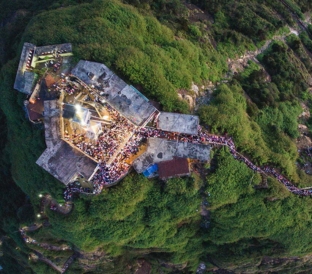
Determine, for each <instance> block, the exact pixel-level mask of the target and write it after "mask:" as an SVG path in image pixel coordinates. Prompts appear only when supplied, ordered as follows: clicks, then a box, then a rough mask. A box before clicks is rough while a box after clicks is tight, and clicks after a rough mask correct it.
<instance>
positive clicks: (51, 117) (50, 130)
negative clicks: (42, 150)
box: [43, 100, 61, 148]
mask: <svg viewBox="0 0 312 274" xmlns="http://www.w3.org/2000/svg"><path fill="white" fill-rule="evenodd" d="M43 113H44V135H45V141H46V145H47V147H48V148H50V147H54V146H55V145H56V144H57V143H58V142H59V140H60V139H61V128H60V109H59V106H58V103H57V101H56V100H52V101H44V112H43Z"/></svg>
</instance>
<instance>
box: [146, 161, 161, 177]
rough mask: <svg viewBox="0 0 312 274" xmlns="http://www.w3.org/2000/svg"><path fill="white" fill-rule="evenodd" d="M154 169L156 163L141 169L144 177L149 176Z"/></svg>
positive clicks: (156, 169)
mask: <svg viewBox="0 0 312 274" xmlns="http://www.w3.org/2000/svg"><path fill="white" fill-rule="evenodd" d="M156 171H158V165H157V164H153V165H152V166H150V167H148V168H147V169H146V170H144V171H143V175H144V176H145V177H149V176H151V175H152V174H153V173H155V172H156Z"/></svg>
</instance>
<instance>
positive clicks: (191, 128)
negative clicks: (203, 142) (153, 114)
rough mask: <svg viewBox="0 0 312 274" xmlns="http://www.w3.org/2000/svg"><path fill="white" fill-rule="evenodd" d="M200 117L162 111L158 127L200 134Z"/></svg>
mask: <svg viewBox="0 0 312 274" xmlns="http://www.w3.org/2000/svg"><path fill="white" fill-rule="evenodd" d="M198 125H199V118H198V116H195V115H188V114H179V113H171V112H161V113H160V114H159V116H158V120H157V128H159V129H161V130H164V131H172V132H179V133H185V134H192V135H197V134H198Z"/></svg>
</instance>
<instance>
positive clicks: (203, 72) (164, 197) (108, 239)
mask: <svg viewBox="0 0 312 274" xmlns="http://www.w3.org/2000/svg"><path fill="white" fill-rule="evenodd" d="M285 3H286V5H285ZM193 5H196V9H197V11H199V9H201V10H200V12H196V11H194V9H192V7H193V8H194V7H195V6H193ZM0 8H1V9H0V16H1V20H2V25H1V27H0V31H1V39H0V48H1V51H0V62H1V74H0V77H1V81H0V93H1V95H2V97H1V100H0V108H1V111H0V174H1V181H0V186H1V187H0V190H1V191H0V195H1V198H0V205H1V210H0V239H2V241H0V242H2V244H1V245H0V251H2V253H1V252H0V254H1V255H2V256H0V265H1V266H2V267H3V268H4V270H3V271H4V273H57V272H55V270H52V268H51V267H50V266H48V265H47V264H44V263H43V262H41V261H36V260H33V259H29V256H30V254H35V255H36V254H37V253H36V252H39V253H42V254H44V256H46V257H47V258H49V259H50V260H51V261H55V262H56V263H58V264H60V265H61V264H62V263H64V262H65V261H66V258H68V257H69V256H71V255H72V254H80V256H81V257H80V258H79V260H78V259H77V260H75V262H74V263H73V264H72V265H71V267H70V268H69V269H68V270H67V271H66V273H135V269H136V267H137V261H138V259H144V260H145V261H146V262H148V263H149V265H150V268H151V273H195V272H196V269H197V268H198V266H199V263H200V262H204V263H205V264H206V266H207V273H216V271H217V270H218V269H219V270H220V269H226V270H228V271H234V272H235V273H246V272H248V273H268V272H269V271H271V272H274V271H275V273H308V272H303V271H308V269H310V267H311V264H312V261H311V259H310V257H309V254H311V252H312V241H311V238H310V237H309V236H310V234H311V229H310V227H311V226H312V221H311V216H312V215H311V214H312V212H311V204H312V200H311V198H310V197H300V196H297V195H294V194H292V193H290V192H289V191H287V189H286V188H285V187H284V186H283V185H282V184H280V183H279V182H278V181H276V180H275V179H273V178H271V177H268V178H262V177H261V176H260V175H259V174H257V173H254V172H253V171H252V170H251V169H249V168H248V167H247V166H246V165H244V164H243V163H242V162H239V161H237V160H235V159H234V158H233V157H232V155H231V154H230V152H229V151H228V150H227V149H225V148H220V147H215V148H214V149H213V158H212V160H211V162H210V163H209V164H206V165H204V166H203V167H202V170H201V171H202V172H201V173H200V174H198V173H194V174H193V175H192V176H191V177H189V178H178V179H170V180H169V181H167V182H166V183H164V182H161V181H158V180H157V179H153V180H148V179H146V178H144V177H143V176H142V175H138V174H136V173H135V172H133V173H131V174H130V175H128V176H127V177H126V178H125V179H123V180H122V181H121V182H120V183H119V184H118V185H117V186H114V187H111V188H109V189H105V190H104V191H103V192H102V193H101V194H100V195H98V196H92V197H90V196H83V195H81V196H80V197H75V199H74V205H73V210H72V211H71V212H70V214H67V215H62V214H59V213H58V212H55V211H53V210H50V209H49V207H46V208H45V213H46V216H45V218H44V219H38V218H37V217H36V215H37V213H38V212H39V211H40V210H41V208H42V206H43V205H42V204H40V199H39V197H38V195H39V194H50V195H51V196H52V197H53V198H54V199H56V201H57V202H59V203H63V202H64V201H63V195H62V193H63V191H64V187H63V185H62V184H61V183H60V182H59V181H57V180H56V179H54V178H53V177H52V176H50V175H49V174H48V173H47V172H45V171H44V170H43V169H41V168H40V167H39V166H37V165H36V163H35V162H36V160H37V158H38V157H39V156H40V154H41V153H42V152H43V150H44V149H45V142H44V129H43V128H44V127H43V126H40V125H39V126H38V125H36V126H34V125H32V124H30V123H29V121H28V120H27V118H26V117H25V112H24V110H23V101H24V100H25V99H26V97H25V95H23V94H21V93H18V92H17V91H15V90H13V83H14V79H15V75H16V70H17V65H18V61H19V57H20V52H21V49H22V46H23V43H24V42H30V43H34V44H36V45H38V46H41V45H47V44H57V43H65V42H70V43H72V45H73V50H74V56H75V60H76V61H78V60H80V59H85V60H91V61H96V62H102V63H104V64H106V65H107V66H108V67H109V68H111V69H112V70H114V72H116V73H117V74H118V75H120V77H122V78H123V79H125V80H126V81H127V82H128V83H131V84H132V85H134V86H135V87H137V88H138V89H139V90H140V91H142V93H143V94H144V95H145V96H146V97H148V98H150V99H153V100H155V101H158V102H159V103H160V105H161V108H162V109H163V110H165V111H172V112H180V113H189V112H191V111H193V110H192V109H190V108H189V106H188V103H187V102H186V101H185V100H181V98H180V97H179V96H178V92H177V91H178V90H179V91H181V90H183V91H184V92H185V93H186V94H188V95H190V96H194V91H191V85H192V83H195V84H197V85H198V86H199V87H200V90H201V91H202V92H203V90H204V89H210V93H209V94H210V95H209V100H208V101H207V102H208V103H207V104H202V105H200V107H199V108H198V110H196V111H195V114H197V115H199V117H200V121H201V124H202V126H204V127H206V128H208V130H209V131H210V132H211V133H214V134H219V135H224V134H227V135H229V136H232V137H233V140H234V142H235V144H236V147H237V149H238V151H239V152H240V153H242V154H244V155H245V156H246V157H248V158H250V159H251V160H252V161H253V162H254V163H256V164H257V165H261V166H266V165H269V166H272V167H275V168H276V169H277V170H279V171H280V172H281V173H282V174H284V175H285V176H287V177H288V178H289V179H291V180H292V182H293V183H294V184H295V185H298V186H300V187H307V186H311V185H312V177H311V175H309V174H307V173H306V172H305V167H306V165H311V159H310V158H309V156H307V153H305V151H303V150H302V151H300V149H298V147H297V145H298V143H297V142H296V140H297V138H298V137H299V136H300V135H301V132H300V131H299V130H298V124H304V125H306V126H307V133H305V134H306V135H305V136H307V137H311V136H312V135H311V130H312V120H311V118H308V117H299V115H300V114H301V113H302V112H303V109H302V106H305V107H306V110H310V108H311V103H312V97H311V86H312V78H311V72H312V69H311V61H312V39H311V38H312V31H311V30H312V27H311V25H309V23H306V22H305V20H306V18H308V14H307V12H309V11H311V9H312V5H311V3H310V1H299V0H298V1H293V0H287V1H283V2H281V1H278V0H274V1H255V0H252V1H245V0H239V1H223V0H213V1H207V0H206V1H201V0H199V1H196V0H194V1H192V3H187V4H186V3H184V2H182V1H179V0H169V1H165V2H164V1H160V0H158V1H149V0H147V1H144V0H143V1H140V0H135V1H134V0H133V1H132V0H129V1H124V2H121V1H118V0H93V1H92V0H89V1H83V0H76V1H74V0H58V1H52V2H51V1H39V0H37V1H26V0H16V1H0ZM198 14H201V15H200V16H199V15H198ZM298 20H300V21H298ZM300 22H301V23H302V22H303V24H306V28H304V29H303V27H302V26H301V25H300ZM290 28H291V29H292V30H295V32H294V31H293V33H291V31H290ZM297 32H298V35H296V33H297ZM248 54H249V55H253V54H254V57H253V58H251V57H250V58H247V57H246V62H245V61H244V62H245V63H244V65H240V68H239V69H237V71H234V70H233V69H230V67H229V64H232V63H233V64H235V65H237V64H238V63H237V62H236V61H235V60H238V59H244V58H245V55H248ZM237 67H239V66H238V65H237ZM212 84H213V85H214V86H213V87H211V85H212ZM201 86H204V87H205V88H204V89H202V88H201ZM265 180H267V181H266V184H265V186H264V187H263V186H262V185H263V182H264V181H265ZM206 201H207V202H206ZM203 208H204V209H205V210H208V211H209V218H204V217H202V216H201V215H200V213H201V210H203ZM34 222H37V223H44V225H43V227H42V228H40V229H38V230H36V231H33V232H28V233H27V235H28V236H29V237H32V238H33V239H35V240H36V241H37V242H40V243H48V244H51V245H61V244H64V245H65V244H66V245H68V246H70V251H69V250H67V251H64V252H63V251H52V250H47V249H45V248H43V247H40V246H38V245H37V246H36V245H34V244H30V243H25V241H23V239H22V237H21V234H20V232H19V228H21V227H24V226H27V225H30V224H32V223H34ZM82 254H83V255H82ZM83 256H85V257H83ZM88 256H89V257H88ZM97 256H98V257H97ZM82 257H83V258H82ZM268 257H269V258H271V259H270V260H269V259H267V258H268ZM95 258H96V259H95ZM88 265H89V266H90V268H88V267H87V266H88Z"/></svg>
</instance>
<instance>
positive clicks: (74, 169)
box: [36, 140, 97, 185]
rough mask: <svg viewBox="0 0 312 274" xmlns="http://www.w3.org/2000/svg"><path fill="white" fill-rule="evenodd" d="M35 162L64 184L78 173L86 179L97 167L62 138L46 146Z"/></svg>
mask: <svg viewBox="0 0 312 274" xmlns="http://www.w3.org/2000/svg"><path fill="white" fill-rule="evenodd" d="M36 163H37V164H38V165H39V166H41V167H42V168H43V169H45V170H46V171H47V172H49V173H50V174H51V175H52V176H54V177H55V178H56V179H58V180H60V181H61V182H62V183H63V184H65V185H67V184H68V183H70V182H72V181H73V180H74V179H75V178H76V177H78V175H82V176H83V177H85V178H86V179H87V180H88V179H89V178H90V177H91V175H92V174H93V173H94V170H95V168H96V167H97V163H96V162H95V161H93V160H92V159H90V158H89V157H87V156H85V155H84V154H83V153H81V152H79V151H78V150H76V149H74V148H73V147H71V146H70V145H69V144H67V143H66V142H64V141H62V140H59V142H58V143H57V144H56V145H55V146H53V147H50V148H47V149H46V150H45V151H44V152H43V153H42V154H41V156H40V157H39V159H38V160H37V162H36Z"/></svg>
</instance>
